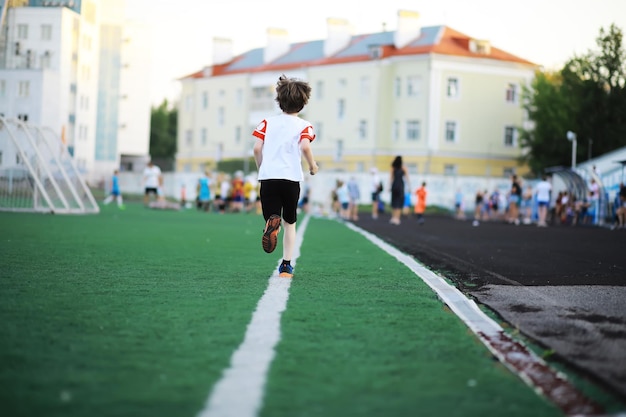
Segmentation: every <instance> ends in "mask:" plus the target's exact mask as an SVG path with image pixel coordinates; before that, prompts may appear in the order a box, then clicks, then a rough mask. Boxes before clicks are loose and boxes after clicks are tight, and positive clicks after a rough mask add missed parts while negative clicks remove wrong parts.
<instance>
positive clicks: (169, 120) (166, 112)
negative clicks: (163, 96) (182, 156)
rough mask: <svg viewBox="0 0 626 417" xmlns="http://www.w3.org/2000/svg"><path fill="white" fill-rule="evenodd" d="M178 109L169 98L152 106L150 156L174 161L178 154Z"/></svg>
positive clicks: (162, 160) (160, 159)
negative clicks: (171, 103)
mask: <svg viewBox="0 0 626 417" xmlns="http://www.w3.org/2000/svg"><path fill="white" fill-rule="evenodd" d="M177 126H178V111H177V110H176V108H174V107H170V105H169V103H168V102H167V100H163V102H162V103H161V104H160V105H159V106H158V107H152V112H151V117H150V156H151V157H152V158H153V159H158V160H159V161H161V163H163V162H164V161H170V163H171V161H173V159H174V157H175V156H176V135H177Z"/></svg>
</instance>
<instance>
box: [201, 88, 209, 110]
mask: <svg viewBox="0 0 626 417" xmlns="http://www.w3.org/2000/svg"><path fill="white" fill-rule="evenodd" d="M202 108H203V109H205V110H206V109H208V108H209V92H208V91H203V92H202Z"/></svg>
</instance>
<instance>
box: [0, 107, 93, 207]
mask: <svg viewBox="0 0 626 417" xmlns="http://www.w3.org/2000/svg"><path fill="white" fill-rule="evenodd" d="M0 210H1V211H23V212H40V213H60V214H87V213H98V212H99V211H100V209H99V207H98V203H97V202H96V200H95V199H94V197H93V194H92V193H91V190H90V189H89V187H87V184H86V183H85V180H84V179H83V177H82V176H81V174H80V172H79V171H78V169H77V167H76V164H75V163H74V160H73V158H72V156H71V155H70V154H69V152H68V149H67V146H65V144H64V143H63V142H62V141H61V139H60V138H59V137H58V136H57V135H56V134H55V133H54V132H53V131H52V130H51V129H49V128H42V127H39V126H33V125H29V124H27V123H23V122H22V121H20V120H15V119H5V118H4V117H1V116H0Z"/></svg>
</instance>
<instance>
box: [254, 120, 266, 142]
mask: <svg viewBox="0 0 626 417" xmlns="http://www.w3.org/2000/svg"><path fill="white" fill-rule="evenodd" d="M265 129H267V120H265V119H263V121H262V122H261V123H259V125H258V126H257V127H256V129H254V132H252V136H254V137H257V138H259V139H261V140H265Z"/></svg>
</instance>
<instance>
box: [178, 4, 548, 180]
mask: <svg viewBox="0 0 626 417" xmlns="http://www.w3.org/2000/svg"><path fill="white" fill-rule="evenodd" d="M327 26H328V31H327V32H328V36H327V38H326V39H322V40H314V41H307V42H299V43H290V42H289V40H288V34H287V33H286V32H285V31H283V30H278V29H268V31H267V45H266V46H265V47H264V48H257V49H253V50H250V51H247V52H245V53H243V54H241V55H238V56H233V55H232V53H231V52H230V51H231V50H232V49H231V48H230V46H231V44H230V41H229V40H227V39H215V40H214V59H213V61H214V62H213V65H211V66H207V67H205V68H203V69H202V70H200V71H198V72H196V73H194V74H190V75H188V76H185V77H183V78H181V80H180V81H181V84H182V89H181V94H182V96H181V102H180V108H179V121H178V128H179V132H178V153H177V157H176V161H177V169H178V170H179V171H186V172H195V171H200V170H201V169H202V168H203V167H205V166H214V165H215V163H216V162H217V161H219V160H221V159H231V158H243V157H246V156H249V155H251V149H252V145H253V140H252V137H251V132H252V130H253V129H254V127H255V126H256V125H257V124H258V122H259V121H260V120H262V119H263V118H264V117H266V116H268V115H271V114H273V113H276V112H278V111H279V109H278V108H277V106H276V103H275V102H274V97H275V93H274V88H275V84H276V81H277V79H278V77H279V76H280V75H281V74H286V75H287V76H290V77H296V78H301V79H304V80H306V81H308V82H309V83H310V85H311V87H312V90H313V92H312V97H311V100H310V102H309V104H308V105H307V107H306V108H305V109H304V111H303V113H302V114H301V115H302V117H303V118H305V119H307V120H309V121H311V122H312V123H313V124H314V128H315V129H316V131H317V139H316V141H315V155H316V158H317V160H318V162H319V164H320V166H321V167H322V168H323V169H325V170H339V171H350V172H363V171H366V170H367V169H369V168H370V167H372V166H376V167H378V168H379V169H384V170H387V169H388V167H389V164H390V163H391V160H392V159H393V157H394V156H395V155H402V156H403V158H404V160H405V163H406V165H407V167H408V169H409V171H410V172H411V173H413V174H447V175H481V176H482V175H486V176H508V175H510V174H511V173H513V172H522V171H524V167H519V166H518V164H517V158H518V157H519V156H520V152H521V150H520V148H519V146H518V143H517V128H518V127H521V126H523V125H524V123H526V120H525V114H524V111H523V109H522V108H521V103H520V99H521V90H522V87H523V86H524V85H527V84H529V83H530V81H531V79H532V77H533V76H534V72H535V71H536V69H537V65H535V64H533V63H532V62H529V61H527V60H525V59H523V58H520V57H517V56H515V55H513V54H511V53H508V52H506V51H503V50H501V49H498V48H496V47H494V46H493V45H491V42H489V41H487V40H481V39H475V38H472V37H471V36H468V35H465V34H463V33H460V32H458V31H456V30H454V29H452V28H449V27H447V26H430V27H422V26H421V25H420V21H419V15H418V14H417V13H416V12H412V11H406V10H401V11H399V12H398V22H397V29H396V30H395V31H383V32H379V33H370V34H361V35H354V34H352V33H351V32H350V25H349V22H347V21H345V20H342V19H328V20H327Z"/></svg>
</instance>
